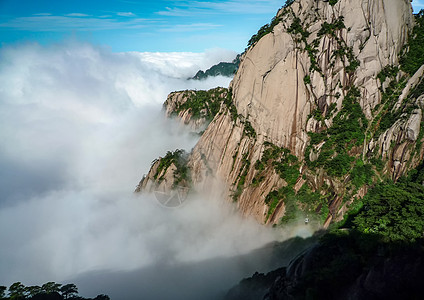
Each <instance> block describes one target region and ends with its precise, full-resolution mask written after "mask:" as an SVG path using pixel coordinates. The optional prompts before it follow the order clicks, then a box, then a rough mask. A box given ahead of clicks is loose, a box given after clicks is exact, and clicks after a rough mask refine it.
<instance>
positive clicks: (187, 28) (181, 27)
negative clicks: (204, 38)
mask: <svg viewBox="0 0 424 300" xmlns="http://www.w3.org/2000/svg"><path fill="white" fill-rule="evenodd" d="M221 26H222V25H219V24H212V23H194V24H176V25H172V26H169V27H166V28H162V29H161V30H160V31H162V32H191V31H203V30H212V29H216V28H218V27H221Z"/></svg>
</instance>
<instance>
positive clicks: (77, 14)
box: [65, 13, 90, 17]
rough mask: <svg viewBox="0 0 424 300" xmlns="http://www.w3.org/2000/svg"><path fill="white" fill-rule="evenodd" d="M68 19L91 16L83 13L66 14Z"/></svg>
mask: <svg viewBox="0 0 424 300" xmlns="http://www.w3.org/2000/svg"><path fill="white" fill-rule="evenodd" d="M65 16H67V17H89V16H90V15H87V14H82V13H70V14H66V15H65Z"/></svg>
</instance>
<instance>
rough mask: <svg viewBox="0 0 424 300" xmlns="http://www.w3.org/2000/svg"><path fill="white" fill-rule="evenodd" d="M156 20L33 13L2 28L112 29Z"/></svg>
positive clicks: (52, 30)
mask: <svg viewBox="0 0 424 300" xmlns="http://www.w3.org/2000/svg"><path fill="white" fill-rule="evenodd" d="M152 22H155V21H154V20H148V19H141V18H131V19H129V20H126V21H120V20H117V19H114V18H113V17H110V16H101V17H93V16H88V15H84V14H80V13H72V14H68V15H65V16H56V15H45V14H43V15H33V16H31V17H18V18H14V19H11V20H8V21H6V22H3V23H0V28H2V27H3V28H8V29H14V30H26V31H35V32H40V31H41V32H43V31H46V32H61V31H69V30H81V31H87V30H90V31H98V30H112V29H139V28H142V27H145V26H147V25H149V24H151V23H152Z"/></svg>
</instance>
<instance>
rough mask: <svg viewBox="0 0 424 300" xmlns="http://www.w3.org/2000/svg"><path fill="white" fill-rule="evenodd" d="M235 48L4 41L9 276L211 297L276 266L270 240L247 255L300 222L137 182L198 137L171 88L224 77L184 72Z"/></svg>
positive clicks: (154, 295)
mask: <svg viewBox="0 0 424 300" xmlns="http://www.w3.org/2000/svg"><path fill="white" fill-rule="evenodd" d="M234 56H235V53H233V52H231V51H225V50H220V49H215V50H211V51H208V52H205V53H112V52H110V51H109V50H108V49H104V48H100V47H95V46H92V45H90V44H85V43H79V42H76V41H68V42H63V43H61V44H57V45H53V46H48V47H44V46H40V45H37V44H21V45H16V46H3V47H2V48H0V141H1V143H0V178H1V181H0V241H1V246H0V266H1V268H0V285H10V284H11V283H13V282H16V281H21V282H22V283H24V284H25V285H34V284H37V285H40V284H42V283H45V282H47V281H56V282H60V283H67V282H73V283H76V284H77V285H78V287H79V288H80V294H81V295H83V296H85V297H92V296H95V295H97V294H100V293H104V294H108V295H110V296H111V298H112V299H141V298H143V299H171V298H172V299H179V298H185V299H194V298H196V299H200V298H202V299H207V298H216V297H217V296H219V295H222V293H223V291H225V289H227V288H228V287H230V286H231V285H232V284H234V283H236V282H237V281H238V280H239V279H241V278H242V277H244V276H248V275H250V274H251V273H252V272H254V271H255V270H259V271H265V270H266V269H267V268H271V267H275V266H276V263H275V261H276V260H275V259H276V257H274V256H273V254H272V253H275V249H274V248H275V247H272V246H267V248H265V250H262V251H259V252H254V255H250V256H244V254H247V253H249V252H251V251H252V250H254V249H257V248H259V247H262V246H265V245H269V243H271V242H273V241H276V240H283V239H284V238H285V237H287V236H288V234H291V233H287V232H282V231H279V230H272V229H270V228H266V227H264V226H260V225H258V224H256V223H255V222H254V221H252V220H245V219H244V220H243V219H241V218H240V217H239V216H238V215H237V214H236V213H235V212H234V209H233V208H232V207H231V206H230V204H225V203H223V202H222V201H220V200H219V199H208V200H207V199H205V197H202V195H198V196H196V197H194V198H192V199H188V200H187V201H186V202H184V205H182V206H181V207H179V208H177V209H167V208H164V207H162V206H161V205H159V204H158V202H157V201H156V200H155V198H154V196H152V195H134V194H133V190H134V188H135V186H136V185H137V183H138V182H139V180H140V179H141V177H142V175H143V173H146V172H147V171H148V169H149V167H150V164H151V162H152V161H153V159H155V158H156V157H158V156H159V155H164V154H165V153H166V151H168V150H174V149H177V148H184V149H186V150H190V149H191V148H192V147H193V146H194V145H195V143H196V138H195V137H194V136H193V135H192V134H190V133H189V132H187V131H186V129H185V128H181V127H179V126H176V123H173V122H174V121H172V120H167V119H165V118H164V117H163V114H162V113H161V107H162V103H163V102H164V101H165V99H166V96H167V94H168V93H169V92H171V91H174V90H182V89H209V88H212V87H215V86H224V87H227V86H228V84H229V82H230V79H229V78H225V77H216V78H211V79H208V80H206V81H193V80H187V79H186V78H188V77H190V76H193V75H194V74H195V73H196V71H197V70H198V69H206V68H208V67H210V66H211V65H213V64H215V63H217V62H219V61H231V60H232V59H233V57H234ZM300 227H302V226H300ZM303 234H309V233H308V232H307V231H305V232H303ZM261 268H262V270H261Z"/></svg>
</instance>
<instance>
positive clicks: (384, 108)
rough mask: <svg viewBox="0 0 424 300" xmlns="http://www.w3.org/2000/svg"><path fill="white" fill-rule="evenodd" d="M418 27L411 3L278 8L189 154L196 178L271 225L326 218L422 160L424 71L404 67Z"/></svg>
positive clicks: (366, 0) (371, 0)
mask: <svg viewBox="0 0 424 300" xmlns="http://www.w3.org/2000/svg"><path fill="white" fill-rule="evenodd" d="M413 25H414V17H413V15H412V8H411V5H410V3H409V1H408V0H362V1H353V0H339V1H330V2H324V1H315V0H296V1H294V2H293V3H291V4H290V5H287V6H286V7H283V8H282V9H280V10H279V12H278V13H277V15H276V17H275V18H274V19H273V21H272V22H271V24H270V26H268V27H267V29H269V30H267V32H270V33H268V34H266V35H264V36H260V37H257V38H256V39H255V40H254V42H253V45H252V46H251V47H250V48H249V49H248V50H247V51H246V52H245V53H244V55H243V57H242V59H241V64H240V67H239V70H238V72H237V74H236V76H235V78H234V80H233V81H232V83H231V85H230V88H229V92H228V95H227V97H226V100H225V101H223V102H222V104H221V107H220V110H219V113H217V114H216V115H215V117H214V119H213V120H212V122H211V123H210V124H209V126H208V127H207V129H206V130H205V132H204V133H203V135H202V137H201V139H200V141H199V142H198V144H197V145H196V147H195V148H194V150H193V152H192V153H191V155H190V157H189V159H188V161H187V167H188V168H189V169H190V171H191V180H192V186H193V187H195V188H196V189H209V188H211V187H213V186H214V185H221V184H222V183H224V185H225V186H227V187H228V189H227V190H226V192H225V195H224V196H226V197H228V198H229V199H230V200H231V199H232V200H233V201H237V205H238V207H239V209H240V211H241V212H242V213H243V214H244V215H253V216H254V217H255V218H256V219H257V220H258V221H259V222H262V223H278V222H286V221H289V220H290V219H292V218H295V217H296V216H299V215H303V216H307V217H310V216H315V215H320V218H321V220H322V221H323V222H324V221H325V225H328V224H329V222H331V221H332V220H334V219H335V218H336V219H337V218H340V217H341V216H342V215H343V213H344V212H345V211H346V209H347V206H349V205H350V204H351V203H352V201H353V199H354V198H355V197H361V196H363V195H364V194H365V193H366V191H367V186H369V185H370V184H373V183H374V182H377V181H379V180H381V179H382V178H385V177H388V178H391V179H395V180H396V179H397V178H398V177H399V176H401V175H402V174H403V173H404V172H405V171H406V170H408V169H409V168H411V167H414V166H416V165H417V164H418V163H419V162H420V161H421V159H422V147H421V145H422V143H421V139H422V130H421V127H422V121H421V119H422V101H421V97H419V96H420V95H418V94H416V93H415V94H414V91H415V90H416V86H417V85H418V84H419V83H420V82H421V77H422V69H420V70H418V71H417V73H416V74H415V75H414V74H408V73H405V72H403V71H401V70H399V67H398V66H399V58H400V55H401V51H402V49H403V47H404V45H406V43H407V40H408V35H409V32H410V29H411V28H412V27H413ZM258 35H259V32H258ZM412 75H414V76H412Z"/></svg>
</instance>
